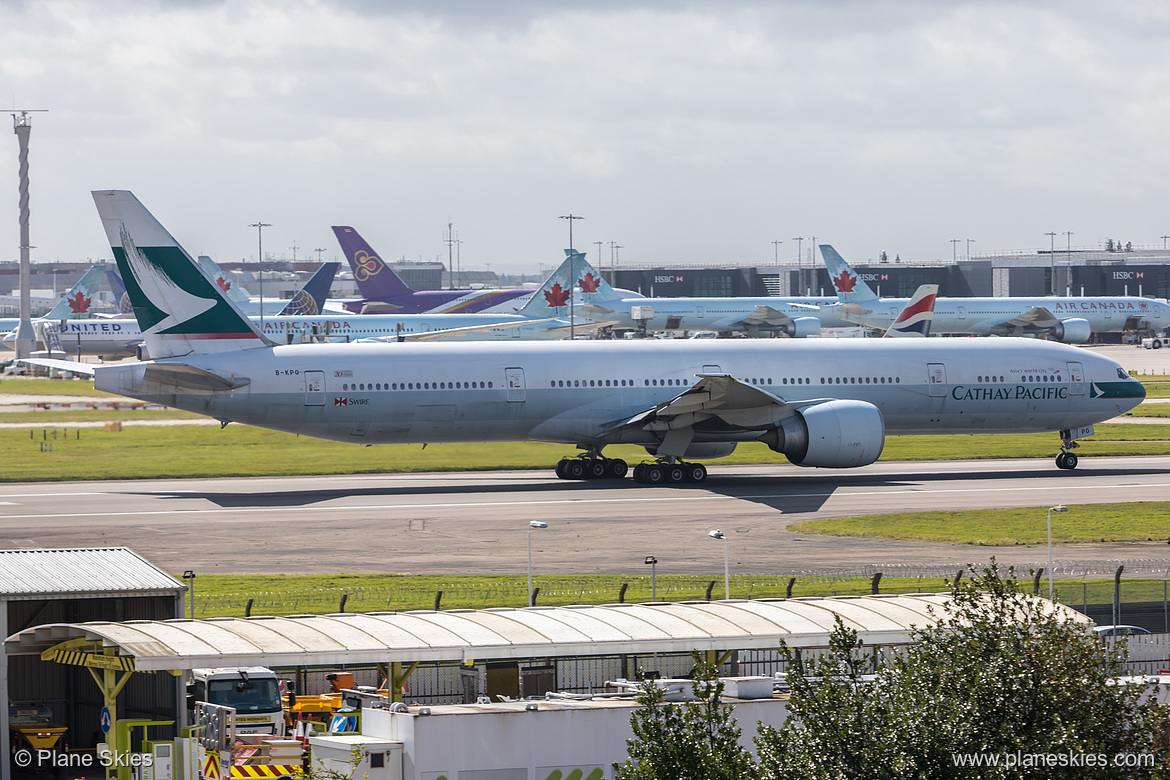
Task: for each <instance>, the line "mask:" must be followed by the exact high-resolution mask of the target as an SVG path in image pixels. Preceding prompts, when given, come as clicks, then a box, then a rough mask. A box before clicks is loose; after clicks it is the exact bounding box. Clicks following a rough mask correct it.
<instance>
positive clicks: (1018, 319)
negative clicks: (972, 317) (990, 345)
mask: <svg viewBox="0 0 1170 780" xmlns="http://www.w3.org/2000/svg"><path fill="white" fill-rule="evenodd" d="M1058 324H1060V320H1058V319H1057V318H1056V316H1055V315H1054V314H1053V313H1052V312H1050V311H1048V309H1047V308H1045V307H1044V306H1034V307H1033V308H1031V309H1028V310H1027V311H1026V312H1024V313H1023V314H1020V315H1017V316H1015V317H1012V318H1011V319H1010V320H1004V321H1002V322H998V323H995V324H994V325H992V326H991V330H992V331H993V332H997V331H1012V332H1018V331H1021V330H1022V331H1033V330H1035V331H1043V330H1048V329H1049V328H1052V327H1053V326H1055V325H1058Z"/></svg>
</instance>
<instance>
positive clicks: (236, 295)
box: [199, 255, 252, 303]
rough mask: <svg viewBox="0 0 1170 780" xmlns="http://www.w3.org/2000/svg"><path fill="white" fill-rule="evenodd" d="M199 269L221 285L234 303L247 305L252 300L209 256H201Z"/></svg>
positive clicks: (220, 287)
mask: <svg viewBox="0 0 1170 780" xmlns="http://www.w3.org/2000/svg"><path fill="white" fill-rule="evenodd" d="M199 267H200V268H202V269H203V273H205V274H207V275H208V276H210V277H211V281H213V282H215V283H216V284H218V285H219V289H221V290H223V291H224V292H225V293H227V297H228V298H229V299H230V300H231V301H232V302H233V303H247V302H248V301H250V300H252V297H251V296H250V295H248V293H247V291H246V290H244V288H243V287H240V286H239V285H238V284H236V283H235V282H233V281H232V280H231V277H229V276H228V275H227V274H226V273H224V270H223V269H222V268H220V267H219V266H218V265H216V263H215V261H214V260H212V259H211V258H210V257H208V256H207V255H199Z"/></svg>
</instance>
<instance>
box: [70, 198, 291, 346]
mask: <svg viewBox="0 0 1170 780" xmlns="http://www.w3.org/2000/svg"><path fill="white" fill-rule="evenodd" d="M92 194H93V200H94V204H95V205H96V206H97V210H98V215H99V216H100V217H101V220H102V227H104V228H105V231H106V238H107V239H108V240H109V242H110V248H111V249H112V250H113V252H114V259H115V260H116V261H117V263H118V270H119V272H120V273H121V275H122V281H123V282H124V283H125V285H126V292H127V294H128V295H129V296H130V303H131V305H132V307H133V309H134V316H135V317H136V318H137V320H138V326H139V328H140V329H141V330H142V335H143V340H144V342H145V346H146V349H147V351H148V352H149V353H150V355H151V357H152V358H171V357H182V356H185V355H201V354H211V353H214V352H231V351H237V350H242V349H251V348H255V347H262V346H271V345H272V342H270V341H269V340H268V339H266V338H264V336H262V335H261V334H260V332H259V331H257V330H256V328H255V326H253V325H252V323H251V321H250V320H248V318H247V317H245V316H244V315H243V314H242V313H241V312H240V310H239V309H238V308H236V306H235V304H233V303H232V302H231V301H229V300H228V299H227V298H226V297H225V294H224V291H223V290H221V289H220V288H219V286H218V285H216V284H215V283H214V282H213V281H212V280H211V279H209V278H208V277H207V275H206V274H204V273H203V271H202V269H200V267H199V265H198V264H197V263H196V262H195V261H194V260H193V259H191V256H190V255H189V254H187V252H186V251H185V250H184V249H183V247H181V246H179V242H178V241H176V240H175V239H174V237H173V236H172V235H171V234H170V233H168V232H167V229H166V228H164V227H163V226H162V225H161V224H160V223H159V221H158V220H156V219H155V218H154V216H153V215H152V214H151V213H150V212H149V211H147V210H146V208H145V207H144V206H143V205H142V204H141V203H140V202H139V201H138V199H137V198H136V197H134V194H133V193H131V192H129V191H128V190H99V191H95V192H93V193H92Z"/></svg>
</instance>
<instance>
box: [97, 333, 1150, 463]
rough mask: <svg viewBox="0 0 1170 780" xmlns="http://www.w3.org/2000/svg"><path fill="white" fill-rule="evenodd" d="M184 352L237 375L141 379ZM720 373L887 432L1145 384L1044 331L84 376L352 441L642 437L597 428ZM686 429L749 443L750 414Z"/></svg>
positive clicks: (349, 347) (1016, 417)
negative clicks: (875, 422) (865, 407)
mask: <svg viewBox="0 0 1170 780" xmlns="http://www.w3.org/2000/svg"><path fill="white" fill-rule="evenodd" d="M170 363H177V364H181V365H183V366H193V367H195V368H197V369H203V370H206V371H209V372H212V373H213V374H215V375H217V376H218V377H222V378H225V379H230V380H233V381H235V382H237V383H239V384H241V385H242V386H240V387H238V388H237V389H234V390H226V389H225V390H200V389H192V388H191V386H189V385H186V386H185V385H183V384H182V383H175V382H172V381H170V380H168V379H163V380H162V381H158V380H156V379H152V378H151V374H150V367H151V366H154V365H158V366H159V367H160V368H165V367H166V366H167V365H168V364H170ZM721 374H726V375H730V376H731V377H734V378H735V379H738V380H739V381H740V382H743V383H745V384H750V385H752V386H753V388H755V389H758V390H761V391H764V392H766V393H769V394H771V395H774V396H776V397H778V398H779V399H781V400H782V401H786V402H789V403H791V402H795V401H801V400H808V399H826V398H828V399H855V400H860V401H865V402H868V403H870V404H873V405H874V406H876V407H877V409H878V410H879V411H880V413H881V417H882V420H883V421H884V426H885V433H886V434H953V433H1006V432H1014V433H1026V432H1040V431H1057V430H1064V429H1074V428H1078V427H1080V426H1088V425H1092V424H1094V423H1099V422H1101V421H1103V420H1107V419H1110V418H1112V417H1114V416H1117V415H1119V414H1122V413H1124V412H1125V411H1128V410H1129V409H1131V408H1133V407H1134V406H1136V405H1137V404H1138V403H1139V402H1140V401H1141V398H1142V397H1144V394H1145V391H1144V388H1142V386H1141V384H1140V383H1138V382H1137V381H1136V380H1134V379H1132V378H1131V377H1128V376H1127V375H1126V374H1125V372H1124V371H1123V370H1122V369H1121V368H1120V366H1118V365H1117V364H1116V363H1115V362H1113V361H1112V360H1109V359H1107V358H1104V357H1102V356H1100V355H1097V354H1094V353H1093V352H1091V351H1088V350H1084V349H1077V348H1074V347H1069V346H1066V345H1060V344H1053V343H1049V342H1043V341H1033V340H1020V341H1018V342H1011V343H1005V342H1003V341H988V342H973V341H971V340H962V341H959V342H957V343H954V344H950V343H947V342H945V341H936V340H926V341H923V340H905V339H890V340H880V341H879V340H863V341H854V340H840V341H836V340H833V341H829V340H812V341H805V340H800V339H769V340H766V341H739V342H726V341H678V342H658V341H655V342H640V341H619V342H611V341H593V342H538V343H526V344H522V345H520V344H512V343H506V344H492V343H486V344H474V345H472V344H468V345H464V344H442V343H440V344H409V343H407V344H393V345H388V344H305V345H291V346H277V347H265V348H260V349H249V350H245V351H239V352H223V353H216V354H210V355H189V356H186V357H184V358H181V359H178V358H176V359H173V360H161V361H157V362H146V363H135V364H131V365H117V366H99V367H97V368H96V372H95V375H96V385H95V386H96V387H97V388H98V389H101V390H107V391H110V392H114V393H119V394H122V395H128V396H131V397H135V398H140V399H143V400H146V401H151V402H156V403H160V404H164V405H167V406H171V407H175V408H178V409H184V410H187V411H192V412H197V413H200V414H204V415H208V416H210V417H215V418H217V419H220V420H224V421H233V422H240V423H245V424H248V425H254V426H258V427H262V428H270V429H275V430H280V431H287V432H289V433H296V434H301V435H306V436H313V437H317V438H321V439H330V440H334V441H347V442H355V443H361V444H380V443H402V442H442V441H449V442H455V441H464V442H465V441H472V442H482V441H522V440H533V441H546V442H564V443H574V444H585V445H594V444H597V443H618V442H625V443H634V444H652V443H654V442H655V441H656V438H655V435H654V434H653V433H651V432H649V431H646V430H643V429H641V428H638V427H633V428H630V427H628V426H627V427H626V428H624V429H623V430H622V431H621V432H620V433H619V434H617V435H616V438H609V437H607V436H606V435H605V431H606V430H608V429H614V428H615V426H617V425H618V424H620V423H622V422H623V421H626V420H628V419H630V418H632V417H634V416H635V415H638V414H641V413H643V412H645V411H646V410H647V409H651V408H653V407H655V406H656V405H657V404H661V403H665V402H667V401H669V400H670V399H672V398H675V397H676V396H678V395H680V394H681V393H683V392H685V391H686V388H687V387H690V386H692V385H694V384H695V383H696V382H697V381H698V380H697V378H696V377H697V376H698V375H721ZM695 430H696V434H695V439H694V441H696V442H704V441H720V442H728V441H731V442H734V441H749V440H753V439H755V438H757V437H758V436H759V434H760V430H761V429H760V428H759V427H758V426H753V425H752V424H746V425H745V427H744V428H743V429H742V430H738V431H733V432H728V431H722V432H716V433H704V432H703V429H702V426H697V427H696V429H695Z"/></svg>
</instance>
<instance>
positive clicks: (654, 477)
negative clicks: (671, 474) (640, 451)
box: [642, 463, 666, 485]
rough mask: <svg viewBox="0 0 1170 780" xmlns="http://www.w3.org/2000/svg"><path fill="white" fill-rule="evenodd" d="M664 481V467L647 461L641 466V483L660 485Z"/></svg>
mask: <svg viewBox="0 0 1170 780" xmlns="http://www.w3.org/2000/svg"><path fill="white" fill-rule="evenodd" d="M665 481H666V469H664V468H662V466H659V465H658V464H657V463H647V464H645V465H644V466H643V467H642V483H643V484H646V485H661V484H662V483H663V482H665Z"/></svg>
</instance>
